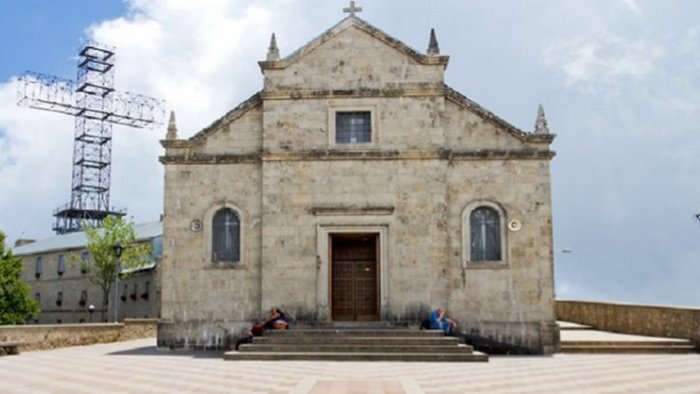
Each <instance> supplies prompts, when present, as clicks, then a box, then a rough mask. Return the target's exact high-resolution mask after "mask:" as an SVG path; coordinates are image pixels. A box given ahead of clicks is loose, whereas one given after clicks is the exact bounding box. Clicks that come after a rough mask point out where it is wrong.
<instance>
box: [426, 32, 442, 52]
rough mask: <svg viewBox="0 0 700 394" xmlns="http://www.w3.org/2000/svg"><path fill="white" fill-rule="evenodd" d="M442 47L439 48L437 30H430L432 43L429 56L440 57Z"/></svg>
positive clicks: (429, 43) (429, 44)
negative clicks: (436, 36)
mask: <svg viewBox="0 0 700 394" xmlns="http://www.w3.org/2000/svg"><path fill="white" fill-rule="evenodd" d="M439 54H440V47H439V46H438V42H437V38H435V29H434V28H431V29H430V42H428V55H439Z"/></svg>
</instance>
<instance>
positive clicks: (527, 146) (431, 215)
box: [158, 7, 559, 353]
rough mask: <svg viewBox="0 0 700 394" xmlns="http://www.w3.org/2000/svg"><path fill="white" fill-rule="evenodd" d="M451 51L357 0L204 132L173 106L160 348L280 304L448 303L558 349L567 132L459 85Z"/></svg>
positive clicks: (235, 327)
mask: <svg viewBox="0 0 700 394" xmlns="http://www.w3.org/2000/svg"><path fill="white" fill-rule="evenodd" d="M353 8H354V7H353ZM448 59H449V57H448V56H445V55H442V54H440V50H439V48H438V42H437V40H436V38H435V35H434V33H433V32H431V35H430V40H429V46H428V49H427V52H426V53H425V54H424V53H420V52H418V51H416V50H414V49H411V48H409V47H408V46H407V45H405V44H404V43H402V42H401V41H399V40H397V39H396V38H393V37H391V36H389V35H388V34H387V33H385V32H383V31H382V30H380V29H378V28H376V27H374V26H372V25H371V24H369V23H367V22H366V21H364V20H363V19H361V18H359V17H357V16H356V15H355V13H354V11H352V10H351V12H350V15H349V16H347V17H346V18H345V19H343V20H341V21H340V22H339V23H338V24H336V25H335V26H333V27H332V28H330V29H329V30H327V31H326V32H325V33H323V34H321V35H320V36H319V37H317V38H315V39H314V40H312V41H311V42H309V43H308V44H306V45H305V46H303V47H302V48H300V49H298V50H297V51H296V52H294V53H292V54H291V55H289V56H287V57H284V58H280V55H279V50H278V48H277V43H276V40H275V37H274V35H273V37H272V40H271V43H270V47H269V49H268V54H267V59H266V60H265V61H261V62H260V63H259V65H260V68H261V70H262V74H263V76H264V87H263V89H262V90H261V91H259V92H258V93H256V94H254V95H253V96H252V97H250V98H249V99H248V100H246V101H245V102H243V103H241V104H240V105H239V106H237V107H236V108H234V109H232V110H231V111H230V112H228V113H227V114H225V115H223V116H222V117H221V118H219V119H217V120H216V121H214V122H213V123H212V124H211V125H210V126H209V127H207V128H205V129H203V130H201V131H199V132H198V133H197V134H195V135H194V136H193V137H191V138H189V139H178V137H177V128H176V125H175V119H174V116H171V122H170V125H169V127H168V134H167V137H166V139H165V140H164V141H162V145H163V146H164V148H165V154H164V156H162V157H161V158H160V161H161V163H162V164H163V165H164V166H165V196H164V198H165V203H164V204H165V206H164V209H165V211H164V212H165V217H164V222H163V234H164V239H163V245H164V246H163V253H164V255H163V263H162V267H161V274H162V278H161V279H162V298H161V299H162V309H161V317H162V319H163V320H162V322H161V323H160V326H159V331H158V345H159V346H161V347H222V346H225V344H226V343H227V342H226V341H227V339H228V340H230V339H231V338H232V337H236V336H238V335H241V334H242V333H243V332H245V331H247V329H248V328H249V327H250V322H251V321H253V320H254V319H256V318H259V317H261V316H262V315H264V313H265V311H266V310H267V309H269V308H270V307H271V306H277V307H279V308H280V309H281V310H283V311H284V312H285V313H286V314H287V315H288V316H289V317H290V318H291V320H292V328H294V327H295V325H296V326H300V325H307V324H309V325H311V324H317V325H333V324H338V323H339V322H343V324H347V323H345V322H349V321H350V322H357V323H356V324H363V323H362V322H375V323H372V324H375V325H376V324H377V323H376V322H381V323H380V324H391V323H395V324H398V325H400V324H411V325H413V326H414V327H417V325H418V323H419V322H420V321H421V320H422V319H424V318H425V317H426V316H427V314H428V313H429V311H430V310H431V309H433V308H435V307H437V306H444V307H445V308H446V309H447V311H448V315H449V316H450V317H451V318H453V319H455V320H457V321H458V322H459V325H460V330H461V331H464V332H467V333H470V334H477V335H481V336H483V337H487V338H492V339H494V340H499V341H502V342H506V343H509V344H513V345H518V346H524V347H527V348H530V349H532V350H534V351H537V352H542V353H551V352H553V351H554V350H555V348H556V346H557V345H558V341H559V339H558V329H557V328H556V325H555V316H554V283H553V256H552V213H551V210H552V205H551V197H550V194H551V193H550V171H549V163H550V160H551V159H552V158H553V156H554V152H553V151H551V150H550V144H551V142H552V140H553V139H554V135H553V134H550V133H549V130H548V129H547V124H546V121H545V119H544V114H543V112H542V110H541V108H540V111H539V113H538V117H537V122H536V127H535V130H534V131H532V132H526V131H523V130H520V129H518V128H516V127H514V126H512V125H511V124H509V123H507V122H506V121H504V120H502V119H501V118H499V117H498V116H496V115H494V114H493V113H491V112H489V111H488V110H486V109H484V108H482V107H481V106H479V105H478V104H477V103H475V102H473V101H471V100H470V99H468V98H467V97H465V96H463V95H462V94H460V93H459V92H457V91H455V90H453V89H452V88H450V87H449V86H448V85H446V84H445V81H444V73H445V69H446V67H447V64H448Z"/></svg>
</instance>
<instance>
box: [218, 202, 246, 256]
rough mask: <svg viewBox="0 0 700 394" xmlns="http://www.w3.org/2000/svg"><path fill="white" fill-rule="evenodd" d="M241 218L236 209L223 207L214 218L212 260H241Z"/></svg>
mask: <svg viewBox="0 0 700 394" xmlns="http://www.w3.org/2000/svg"><path fill="white" fill-rule="evenodd" d="M240 224H241V220H240V218H239V217H238V214H237V213H236V211H234V210H233V209H230V208H223V209H220V210H218V211H217V212H216V214H215V215H214V219H213V220H212V257H211V259H212V261H226V262H234V261H239V260H240V256H241V230H240Z"/></svg>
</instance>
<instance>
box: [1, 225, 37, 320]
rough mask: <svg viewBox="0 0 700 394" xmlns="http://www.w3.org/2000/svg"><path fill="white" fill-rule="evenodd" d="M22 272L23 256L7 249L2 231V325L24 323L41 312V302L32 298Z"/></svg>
mask: <svg viewBox="0 0 700 394" xmlns="http://www.w3.org/2000/svg"><path fill="white" fill-rule="evenodd" d="M21 273H22V258H20V257H14V256H13V255H12V251H11V250H9V249H7V250H6V249H5V234H3V232H2V231H0V325H3V324H24V323H26V322H27V321H28V320H31V319H33V318H34V317H35V316H36V315H37V314H38V313H39V303H38V302H37V301H36V300H35V299H33V298H31V296H30V294H29V290H30V289H29V285H28V284H27V283H25V282H24V281H22V279H21V278H20V274H21Z"/></svg>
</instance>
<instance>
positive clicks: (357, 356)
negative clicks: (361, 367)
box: [224, 351, 489, 362]
mask: <svg viewBox="0 0 700 394" xmlns="http://www.w3.org/2000/svg"><path fill="white" fill-rule="evenodd" d="M224 360H230V361H233V360H238V361H243V360H258V361H274V360H276V361H282V360H315V361H420V362H470V361H480V362H485V361H488V360H489V359H488V355H486V354H484V353H479V352H474V353H357V352H352V353H344V352H334V353H323V352H318V353H316V352H308V353H307V352H304V353H279V352H277V353H275V352H235V351H234V352H227V353H225V354H224Z"/></svg>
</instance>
